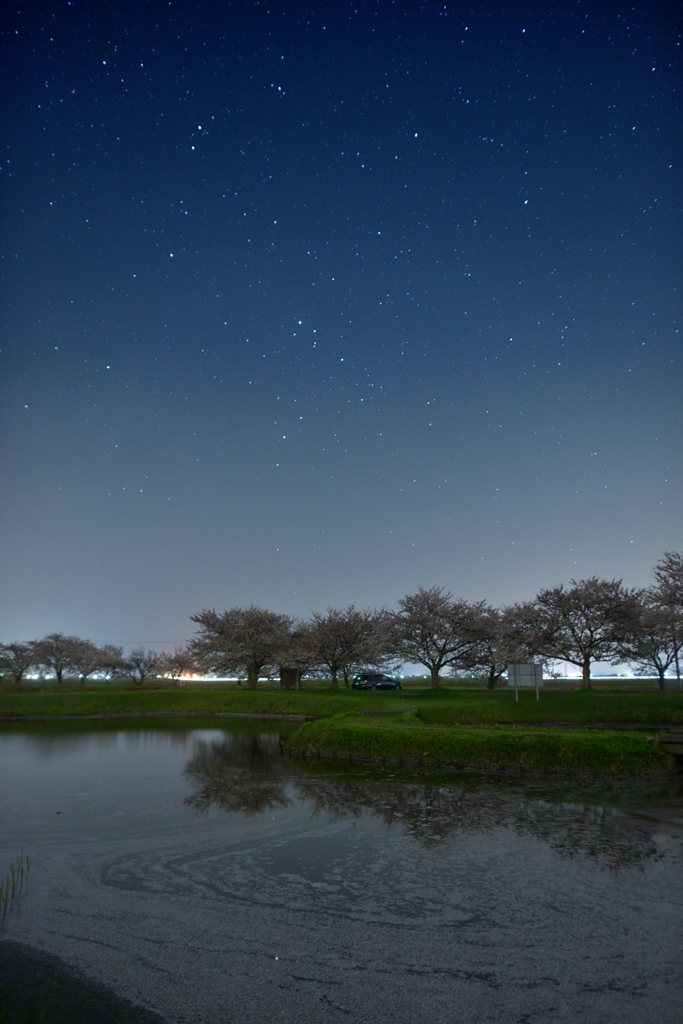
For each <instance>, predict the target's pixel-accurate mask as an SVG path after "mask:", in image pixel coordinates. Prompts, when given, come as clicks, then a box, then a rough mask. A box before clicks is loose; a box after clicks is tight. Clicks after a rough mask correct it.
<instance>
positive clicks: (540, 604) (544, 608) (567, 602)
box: [525, 576, 642, 689]
mask: <svg viewBox="0 0 683 1024" xmlns="http://www.w3.org/2000/svg"><path fill="white" fill-rule="evenodd" d="M641 595H642V591H639V590H628V589H627V588H626V587H624V586H623V584H622V582H621V580H601V579H598V578H597V576H592V577H590V578H589V579H586V580H578V581H577V580H570V586H569V587H565V585H564V584H563V583H562V584H560V586H559V587H551V588H549V589H547V590H541V591H540V593H539V594H538V596H537V597H536V600H535V601H534V602H532V603H531V604H528V605H526V606H525V609H526V615H527V621H526V624H525V637H526V641H527V642H528V644H529V646H530V648H531V650H532V651H533V652H534V653H535V654H536V655H538V656H540V657H544V658H557V659H559V660H561V661H568V662H569V663H570V664H571V665H578V666H579V668H580V669H581V673H582V686H583V687H584V688H586V689H589V688H590V685H591V664H592V663H593V662H594V661H609V662H612V663H616V662H618V661H619V660H620V659H621V657H622V654H621V652H622V649H623V645H624V643H625V642H626V641H628V639H629V638H630V637H632V636H633V634H634V632H635V630H636V628H637V620H638V608H639V601H640V598H641Z"/></svg>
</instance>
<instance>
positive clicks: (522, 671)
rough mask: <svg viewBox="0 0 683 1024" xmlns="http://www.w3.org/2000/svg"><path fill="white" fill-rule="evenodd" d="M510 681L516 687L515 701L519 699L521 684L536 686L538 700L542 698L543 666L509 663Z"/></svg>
mask: <svg viewBox="0 0 683 1024" xmlns="http://www.w3.org/2000/svg"><path fill="white" fill-rule="evenodd" d="M508 682H510V683H512V684H513V686H514V688H515V703H516V702H517V701H518V700H519V688H520V686H524V687H535V688H536V700H540V699H541V696H540V688H541V686H543V666H542V665H534V664H531V663H528V664H520V663H516V664H510V665H508Z"/></svg>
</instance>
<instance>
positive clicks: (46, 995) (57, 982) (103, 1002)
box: [0, 940, 164, 1024]
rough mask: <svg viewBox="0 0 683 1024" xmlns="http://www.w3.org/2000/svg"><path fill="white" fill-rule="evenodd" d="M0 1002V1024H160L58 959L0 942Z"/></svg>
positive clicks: (143, 1010)
mask: <svg viewBox="0 0 683 1024" xmlns="http://www.w3.org/2000/svg"><path fill="white" fill-rule="evenodd" d="M0 997H1V998H2V1004H1V1005H2V1015H1V1016H0V1021H1V1022H2V1024H6V1022H11V1024H15V1022H17V1024H18V1022H21V1024H24V1022H26V1024H28V1022H29V1021H30V1022H31V1024H38V1022H39V1021H41V1019H42V1022H43V1024H164V1022H163V1019H162V1018H161V1017H160V1016H159V1015H158V1014H156V1013H152V1011H151V1010H145V1009H144V1008H143V1007H141V1006H135V1005H134V1004H133V1003H130V1002H128V1000H127V999H122V998H121V997H120V996H118V995H116V993H115V992H112V991H110V990H109V989H107V988H105V987H104V986H103V985H98V984H96V983H95V982H92V981H88V980H87V979H86V978H84V977H81V976H80V975H79V974H76V973H75V972H74V971H73V970H71V969H69V968H68V967H67V966H66V965H65V964H64V963H63V962H62V961H61V960H60V959H58V957H56V956H51V955H50V954H49V953H41V952H39V951H38V950H36V949H32V948H31V947H30V946H24V945H21V944H20V943H18V942H9V941H7V940H5V941H3V942H0ZM41 1014H42V1015H43V1016H42V1018H41Z"/></svg>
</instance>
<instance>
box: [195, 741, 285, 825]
mask: <svg viewBox="0 0 683 1024" xmlns="http://www.w3.org/2000/svg"><path fill="white" fill-rule="evenodd" d="M183 774H184V776H185V778H186V779H187V780H188V781H189V782H190V783H191V784H193V785H195V786H196V787H197V789H196V792H195V793H193V794H192V796H190V797H187V799H186V800H185V803H186V804H187V805H188V806H189V807H193V808H194V809H195V810H196V811H197V812H198V813H199V814H207V813H208V812H209V810H210V808H211V806H212V805H215V806H216V807H220V808H221V810H224V811H242V812H243V813H245V814H261V813H263V811H268V810H273V809H274V808H276V807H288V806H289V805H290V804H291V803H292V799H291V797H289V796H288V794H287V782H288V781H289V776H290V774H291V766H290V764H289V763H285V761H284V758H283V757H281V756H280V737H279V736H239V735H237V736H235V735H232V736H226V737H225V739H222V740H219V741H213V742H209V743H207V742H205V741H203V740H201V741H200V742H198V743H197V745H196V747H195V752H194V755H193V757H192V758H191V760H190V761H189V762H188V765H187V767H186V769H185V771H184V773H183Z"/></svg>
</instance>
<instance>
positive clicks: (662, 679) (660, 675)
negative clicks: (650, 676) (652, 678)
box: [657, 665, 666, 693]
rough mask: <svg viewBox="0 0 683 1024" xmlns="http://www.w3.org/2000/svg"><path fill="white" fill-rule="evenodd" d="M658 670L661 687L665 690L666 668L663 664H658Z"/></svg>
mask: <svg viewBox="0 0 683 1024" xmlns="http://www.w3.org/2000/svg"><path fill="white" fill-rule="evenodd" d="M657 672H658V673H659V689H660V690H661V691H662V693H663V692H664V690H666V681H665V679H664V669H663V668H661V666H659V665H658V666H657Z"/></svg>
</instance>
